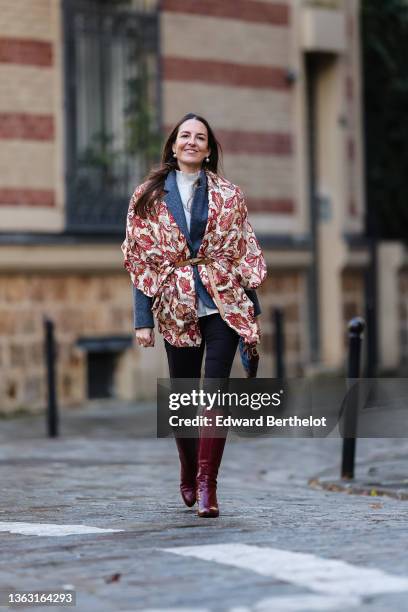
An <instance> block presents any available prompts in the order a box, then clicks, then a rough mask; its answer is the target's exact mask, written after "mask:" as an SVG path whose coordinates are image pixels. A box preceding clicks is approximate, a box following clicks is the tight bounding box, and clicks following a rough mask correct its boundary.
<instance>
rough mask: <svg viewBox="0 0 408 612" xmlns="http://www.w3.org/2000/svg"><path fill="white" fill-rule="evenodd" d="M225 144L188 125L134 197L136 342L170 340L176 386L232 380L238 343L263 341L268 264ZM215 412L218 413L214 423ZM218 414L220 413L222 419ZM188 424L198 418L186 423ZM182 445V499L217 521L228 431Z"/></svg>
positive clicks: (128, 260) (130, 225)
mask: <svg viewBox="0 0 408 612" xmlns="http://www.w3.org/2000/svg"><path fill="white" fill-rule="evenodd" d="M218 158H219V143H218V141H217V140H216V138H215V136H214V133H213V131H212V129H211V127H210V125H209V124H208V122H207V121H206V120H205V119H204V118H203V117H200V116H198V115H195V114H193V113H189V114H187V115H185V116H184V117H183V118H182V119H181V120H180V121H179V122H178V123H177V125H176V126H175V127H174V129H173V130H172V132H171V134H170V136H169V137H168V139H167V141H166V143H165V145H164V149H163V154H162V163H161V166H160V167H159V168H156V169H154V170H152V171H151V172H150V174H149V175H148V177H147V180H146V181H145V182H144V183H143V184H142V185H140V186H139V187H137V188H136V190H135V192H134V194H133V196H132V198H131V201H130V205H129V212H128V217H127V227H126V238H125V241H124V242H123V244H122V251H123V254H124V258H125V268H126V269H127V270H128V271H129V273H130V276H131V279H132V283H133V292H134V305H135V329H136V332H135V333H136V340H137V342H138V344H139V345H140V346H143V347H151V346H154V342H155V339H154V322H153V315H154V316H155V317H156V318H157V322H158V330H159V332H160V333H161V334H162V335H163V337H164V345H165V348H166V352H167V358H168V364H169V372H170V378H172V379H174V378H197V379H199V378H200V377H201V367H202V360H203V355H204V348H205V351H206V353H205V354H206V357H205V366H204V378H205V379H206V378H228V377H229V376H230V372H231V367H232V363H233V361H234V356H235V353H236V350H237V346H238V342H239V339H240V337H241V338H242V339H243V341H244V342H245V343H246V344H248V345H249V344H256V343H258V342H259V339H260V327H259V322H258V319H256V318H255V317H256V316H258V315H259V314H260V309H259V303H258V300H257V296H256V293H255V291H254V289H255V288H256V287H258V286H259V285H260V284H261V283H262V282H263V280H264V279H265V277H266V264H265V260H264V257H263V255H262V251H261V249H260V246H259V243H258V241H257V239H256V237H255V234H254V232H253V229H252V227H251V225H250V223H249V221H248V215H247V208H246V205H245V201H244V197H243V194H242V191H241V189H240V188H239V187H237V186H236V185H233V184H232V183H231V182H230V181H228V180H226V179H225V178H223V177H221V176H219V175H218ZM216 412H217V411H214V409H213V410H212V411H211V413H212V414H211V416H212V417H213V419H214V422H215V416H216ZM219 414H220V412H219ZM189 416H191V415H189ZM219 436H220V433H219V431H218V434H217V435H215V434H214V429H213V428H212V427H211V426H209V427H207V428H205V427H204V428H202V429H201V430H200V438H199V440H196V439H191V438H177V437H176V443H177V448H178V453H179V457H180V464H181V483H180V491H181V495H182V498H183V500H184V502H185V503H186V505H187V506H189V507H191V506H193V505H194V504H195V502H196V501H197V504H198V515H199V516H201V517H215V516H218V515H219V508H218V502H217V496H216V487H217V475H218V469H219V466H220V463H221V459H222V454H223V450H224V446H225V440H226V436H227V430H226V429H225V430H224V432H223V435H222V436H221V437H219Z"/></svg>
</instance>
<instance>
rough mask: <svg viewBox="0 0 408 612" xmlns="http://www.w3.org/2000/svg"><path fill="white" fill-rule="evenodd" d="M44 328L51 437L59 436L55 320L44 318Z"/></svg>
mask: <svg viewBox="0 0 408 612" xmlns="http://www.w3.org/2000/svg"><path fill="white" fill-rule="evenodd" d="M44 329H45V359H46V366H47V389H48V402H47V432H48V435H49V437H50V438H56V437H57V436H58V404H57V387H56V383H55V365H56V348H55V337H54V323H53V321H50V320H49V319H44Z"/></svg>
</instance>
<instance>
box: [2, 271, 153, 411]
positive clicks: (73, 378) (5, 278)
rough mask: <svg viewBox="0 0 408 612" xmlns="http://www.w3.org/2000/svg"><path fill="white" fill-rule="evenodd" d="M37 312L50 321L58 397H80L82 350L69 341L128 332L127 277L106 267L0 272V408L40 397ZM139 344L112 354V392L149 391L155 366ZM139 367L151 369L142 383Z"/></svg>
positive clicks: (27, 404)
mask: <svg viewBox="0 0 408 612" xmlns="http://www.w3.org/2000/svg"><path fill="white" fill-rule="evenodd" d="M45 316H46V317H49V318H50V319H52V320H53V321H54V323H55V333H56V340H57V345H58V348H57V350H58V358H57V375H58V397H59V401H60V404H61V406H72V405H75V404H78V403H81V402H83V401H84V400H85V399H86V397H87V385H86V354H85V353H84V352H83V351H82V350H81V349H79V348H77V347H76V341H77V340H78V338H79V337H81V336H106V335H116V334H118V335H131V336H133V315H132V303H131V290H130V286H129V280H128V277H127V275H125V274H113V273H110V274H104V275H102V274H100V275H95V274H61V275H58V274H38V275H34V274H32V275H25V274H13V275H2V276H0V365H1V371H2V377H1V383H0V385H1V387H0V412H10V411H15V410H18V409H24V410H30V411H33V410H34V411H36V410H40V409H42V408H43V407H44V406H45V404H46V382H45V381H46V370H45V361H44V329H43V318H44V317H45ZM158 344H159V343H158ZM140 350H141V349H137V348H133V349H128V350H127V351H126V354H123V355H122V357H120V358H119V359H118V365H117V372H116V382H117V385H116V394H117V395H118V396H119V397H123V398H129V399H130V398H132V397H139V398H143V397H144V396H146V395H149V394H150V395H151V394H152V393H154V389H153V387H154V388H155V378H156V376H157V375H158V372H156V369H157V366H155V365H154V362H153V363H152V356H151V354H148V352H146V353H144V354H143V359H142V354H141V352H138V351H140ZM142 361H143V363H141V362H142ZM159 363H160V361H159ZM149 364H150V365H149ZM146 367H150V368H151V369H152V372H151V381H150V382H151V384H150V386H149V384H148V383H149V381H144V382H143V377H145V372H144V369H145V368H146ZM162 375H163V374H162ZM153 378H154V380H153ZM153 383H154V384H153Z"/></svg>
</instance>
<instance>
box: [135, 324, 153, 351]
mask: <svg viewBox="0 0 408 612" xmlns="http://www.w3.org/2000/svg"><path fill="white" fill-rule="evenodd" d="M135 335H136V342H137V343H138V345H139V346H143V347H145V348H146V347H149V346H154V329H153V328H151V327H141V328H140V329H135Z"/></svg>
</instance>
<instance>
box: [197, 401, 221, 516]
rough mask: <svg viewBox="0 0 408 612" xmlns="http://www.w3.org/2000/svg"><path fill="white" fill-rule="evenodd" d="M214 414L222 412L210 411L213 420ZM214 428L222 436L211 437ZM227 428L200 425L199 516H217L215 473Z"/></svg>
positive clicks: (216, 472)
mask: <svg viewBox="0 0 408 612" xmlns="http://www.w3.org/2000/svg"><path fill="white" fill-rule="evenodd" d="M216 414H223V413H222V412H218V411H217V412H214V411H212V415H211V416H212V418H213V420H214V421H213V422H215V416H216ZM215 430H216V431H217V433H218V435H220V434H222V436H223V437H217V438H215V437H211V434H214V432H215ZM227 434H228V428H225V427H224V428H215V429H214V425H212V426H210V427H202V428H201V429H200V440H199V447H198V473H197V503H198V509H197V514H198V516H200V517H205V518H207V517H217V516H219V513H220V512H219V508H218V501H217V475H218V470H219V467H220V464H221V459H222V455H223V452H224V447H225V442H226V439H227Z"/></svg>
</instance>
